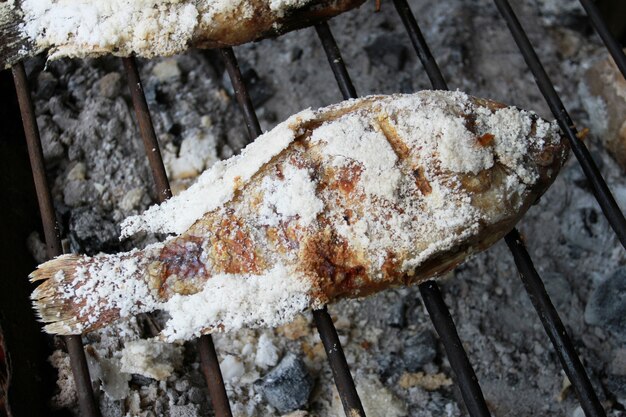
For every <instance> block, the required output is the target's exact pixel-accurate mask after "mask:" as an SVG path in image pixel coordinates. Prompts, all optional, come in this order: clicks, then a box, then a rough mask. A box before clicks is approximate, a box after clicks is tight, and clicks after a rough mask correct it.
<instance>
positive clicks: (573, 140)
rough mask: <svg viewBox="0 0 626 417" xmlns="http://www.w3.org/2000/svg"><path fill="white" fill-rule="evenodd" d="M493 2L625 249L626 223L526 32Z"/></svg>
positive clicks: (506, 7) (502, 1) (505, 6)
mask: <svg viewBox="0 0 626 417" xmlns="http://www.w3.org/2000/svg"><path fill="white" fill-rule="evenodd" d="M494 2H495V3H496V6H497V7H498V10H499V11H500V14H502V17H504V19H505V20H506V23H507V25H508V27H509V30H510V31H511V34H512V35H513V38H514V39H515V42H516V43H517V46H518V47H519V49H520V51H521V53H522V55H523V56H524V60H525V61H526V64H527V65H528V67H529V68H530V70H531V71H532V73H533V75H534V77H535V81H536V82H537V86H538V87H539V90H541V93H542V94H543V96H544V97H545V99H546V101H547V102H548V105H549V106H550V110H552V113H553V114H554V117H556V119H557V120H558V122H559V126H560V127H561V130H562V131H563V132H564V133H565V135H566V136H567V138H568V139H569V142H570V145H571V148H572V151H573V152H574V155H576V159H578V162H579V163H580V166H581V167H582V169H583V171H584V173H585V176H586V177H587V179H588V180H589V183H590V184H591V188H592V190H593V193H594V195H595V197H596V200H598V203H599V204H600V208H601V209H602V211H603V212H604V215H605V216H606V218H607V219H608V221H609V223H610V224H611V227H612V228H613V230H614V231H615V233H616V234H617V237H618V238H619V240H620V242H621V243H622V246H624V247H625V248H626V219H624V215H623V214H622V212H621V210H620V208H619V206H618V205H617V203H616V202H615V198H613V195H612V194H611V191H610V190H609V188H608V186H607V185H606V182H605V181H604V178H602V174H600V170H599V169H598V167H597V165H596V164H595V162H594V161H593V158H592V157H591V154H590V153H589V150H588V149H587V147H586V146H585V144H584V143H583V142H582V141H581V140H580V139H579V138H578V136H577V134H578V133H577V131H576V127H575V126H574V122H572V119H571V118H570V116H569V114H568V113H567V110H565V107H564V106H563V103H562V102H561V99H560V98H559V96H558V94H557V93H556V91H555V90H554V85H553V84H552V82H551V81H550V78H549V77H548V74H547V73H546V71H545V69H544V68H543V65H541V62H540V61H539V58H538V57H537V53H536V52H535V50H534V49H533V46H532V45H531V43H530V41H529V40H528V36H526V32H524V29H523V28H522V26H521V24H520V23H519V20H517V17H516V16H515V13H514V12H513V9H511V5H510V4H509V2H508V1H506V0H494Z"/></svg>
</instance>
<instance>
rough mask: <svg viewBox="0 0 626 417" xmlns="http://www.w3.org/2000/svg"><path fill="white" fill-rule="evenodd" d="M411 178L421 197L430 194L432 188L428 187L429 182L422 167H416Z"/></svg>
mask: <svg viewBox="0 0 626 417" xmlns="http://www.w3.org/2000/svg"><path fill="white" fill-rule="evenodd" d="M413 176H414V177H415V185H416V186H417V188H418V190H420V191H421V192H422V194H423V195H425V196H426V195H429V194H430V193H432V191H433V188H432V187H431V186H430V182H428V180H427V179H426V175H425V172H424V168H423V167H418V168H417V169H415V170H413Z"/></svg>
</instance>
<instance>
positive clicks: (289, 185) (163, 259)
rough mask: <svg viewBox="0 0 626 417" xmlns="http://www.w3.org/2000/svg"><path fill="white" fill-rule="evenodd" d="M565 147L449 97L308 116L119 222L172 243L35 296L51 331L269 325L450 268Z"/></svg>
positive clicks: (513, 218)
mask: <svg viewBox="0 0 626 417" xmlns="http://www.w3.org/2000/svg"><path fill="white" fill-rule="evenodd" d="M567 151H568V148H567V145H566V142H565V141H564V140H563V138H562V137H561V136H560V134H559V132H558V128H557V126H556V124H554V123H548V122H546V121H544V120H542V119H539V118H538V117H537V116H536V115H535V114H533V113H531V112H527V111H523V110H518V109H516V108H512V107H505V106H503V105H501V104H498V103H496V102H493V101H489V100H483V99H477V98H474V97H469V96H467V95H465V94H463V93H460V92H443V91H424V92H420V93H417V94H413V95H394V96H372V97H367V98H363V99H359V100H351V101H346V102H344V103H341V104H338V105H334V106H329V107H326V108H322V109H319V110H317V111H311V110H305V111H303V112H300V113H298V114H296V115H294V116H292V117H291V118H289V119H288V120H287V121H285V122H284V123H282V124H280V125H278V126H277V127H276V128H275V129H273V130H272V131H270V132H268V133H266V134H264V135H262V136H260V137H259V138H258V139H257V140H256V141H255V142H254V143H252V144H251V145H249V146H248V147H247V148H246V149H244V150H243V152H242V153H241V155H239V156H237V157H234V158H231V159H229V160H227V161H224V162H221V163H218V164H216V165H215V166H214V167H213V168H211V169H210V170H209V171H207V172H205V173H203V174H202V175H201V176H200V178H199V179H198V181H197V183H196V184H194V185H193V186H192V187H190V188H189V189H188V190H187V191H185V192H183V193H181V194H180V195H178V196H176V197H173V198H172V199H170V200H169V201H167V202H165V203H163V204H161V205H160V206H153V207H152V208H150V209H149V210H147V211H146V212H145V213H143V214H142V215H139V216H135V217H131V218H129V219H127V220H126V221H125V222H124V224H123V234H124V235H130V234H134V233H137V232H140V231H148V232H160V233H170V234H174V235H175V236H174V237H171V238H169V239H168V240H167V241H165V242H164V243H157V244H153V245H150V246H148V247H147V248H145V249H143V250H135V251H133V252H130V253H122V254H117V255H98V256H94V257H84V256H78V255H63V256H60V257H58V258H56V259H54V260H51V261H49V262H46V263H44V264H42V265H41V266H40V267H39V269H38V270H36V271H35V272H33V274H32V275H31V278H32V279H33V280H34V281H38V280H44V282H43V283H42V284H41V285H40V286H39V287H38V288H37V289H36V290H35V292H34V293H33V295H32V298H33V300H34V304H35V307H36V309H37V311H38V312H39V314H40V316H41V318H42V320H43V321H44V322H46V323H48V324H47V325H46V327H45V329H46V330H47V331H48V332H51V333H59V334H74V333H82V332H87V331H90V330H94V329H97V328H99V327H102V326H104V325H106V324H107V323H109V322H111V321H113V320H116V319H118V318H119V317H127V316H129V315H133V314H137V313H140V312H148V311H153V310H157V309H158V310H163V311H165V312H166V313H167V314H169V316H170V319H169V321H168V322H167V324H166V326H165V328H164V329H163V332H162V335H163V336H164V337H165V338H166V339H167V340H176V339H189V338H192V337H195V336H198V335H200V334H202V333H208V332H214V331H227V330H232V329H237V328H240V327H244V326H276V325H279V324H281V323H284V322H286V321H289V320H290V319H292V318H293V317H294V316H295V314H297V313H298V312H300V311H302V310H303V309H305V308H307V307H316V306H321V305H322V304H324V303H326V302H329V301H332V300H336V299H339V298H342V297H360V296H365V295H368V294H371V293H373V292H375V291H379V290H381V289H384V288H387V287H390V286H397V285H409V284H414V283H419V282H421V281H424V280H426V279H428V278H430V277H435V276H437V275H440V274H442V273H444V272H446V271H449V270H450V269H452V268H454V266H456V265H457V264H459V263H460V262H461V261H462V260H463V259H464V258H466V257H467V256H468V255H470V254H472V253H474V252H477V251H480V250H483V249H485V248H487V247H488V246H490V245H491V244H493V243H494V242H496V241H497V240H499V239H500V238H501V237H502V236H503V235H504V234H505V233H507V232H508V231H509V230H510V229H511V228H512V227H513V225H514V224H515V223H516V222H517V220H518V219H519V218H520V217H521V216H522V215H523V214H524V212H525V211H526V210H527V209H528V207H529V206H530V205H531V204H532V203H533V202H534V201H535V200H536V199H537V197H538V196H539V195H541V194H542V193H543V192H544V191H545V189H546V188H547V187H548V186H549V185H550V184H551V183H552V181H553V180H554V178H555V176H556V175H557V172H558V170H559V168H560V167H561V166H562V164H563V162H564V161H565V158H566V155H567Z"/></svg>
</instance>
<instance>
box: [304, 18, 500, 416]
mask: <svg viewBox="0 0 626 417" xmlns="http://www.w3.org/2000/svg"><path fill="white" fill-rule="evenodd" d="M315 29H316V30H317V33H318V35H319V37H320V39H321V41H322V46H323V47H324V50H325V51H326V54H327V56H328V62H329V63H330V66H331V67H332V70H333V74H335V78H337V83H338V85H339V88H340V89H341V92H342V93H343V96H344V99H348V98H356V92H354V96H349V95H348V94H349V92H350V90H349V89H348V88H346V87H345V86H351V85H352V81H351V80H350V75H349V74H348V70H347V68H346V65H345V63H344V61H343V58H342V57H341V52H340V51H339V47H338V46H337V43H336V42H335V39H334V37H333V35H332V32H331V31H330V28H329V26H328V23H320V24H317V25H316V26H315ZM420 36H421V34H420ZM422 40H423V37H422ZM426 52H428V48H427V47H426ZM429 53H430V52H428V54H429ZM424 56H426V54H425V55H424ZM431 59H432V55H431ZM433 62H434V60H433ZM435 66H436V64H435ZM441 81H443V77H441ZM443 84H444V85H445V82H443ZM353 90H354V89H353ZM419 290H420V293H421V295H422V299H423V300H424V304H425V305H426V309H427V310H428V315H429V316H430V319H431V320H432V322H433V326H434V327H435V330H436V331H437V334H438V335H439V337H440V338H441V341H442V343H443V345H444V348H445V349H446V353H447V355H448V359H449V360H450V366H451V367H452V370H453V371H454V374H455V376H456V379H457V382H458V385H459V389H460V390H461V395H462V397H463V401H464V402H465V406H466V407H467V410H468V412H469V414H470V416H472V417H488V416H490V414H489V410H488V409H487V404H486V403H485V398H484V396H483V393H482V390H481V389H480V385H479V384H478V379H477V378H476V374H475V373H474V369H473V368H472V365H471V363H470V361H469V359H468V357H467V353H466V352H465V349H463V344H462V343H461V339H460V338H459V335H458V333H457V331H456V328H455V325H454V321H453V320H452V316H451V315H450V311H449V310H448V308H447V307H446V304H445V302H444V300H443V296H442V295H441V291H440V290H439V286H438V285H437V283H436V282H434V281H428V282H425V283H423V284H420V286H419Z"/></svg>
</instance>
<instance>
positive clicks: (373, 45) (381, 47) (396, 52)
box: [365, 34, 408, 71]
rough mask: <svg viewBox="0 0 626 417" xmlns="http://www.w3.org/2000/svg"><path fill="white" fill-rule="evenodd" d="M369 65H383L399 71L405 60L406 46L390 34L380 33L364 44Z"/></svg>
mask: <svg viewBox="0 0 626 417" xmlns="http://www.w3.org/2000/svg"><path fill="white" fill-rule="evenodd" d="M365 52H366V53H367V57H368V58H369V61H370V63H371V65H376V66H378V65H385V66H387V67H389V68H390V69H392V70H395V71H401V70H402V68H404V64H405V63H406V60H407V53H408V51H407V48H406V46H404V44H402V43H400V42H398V39H397V38H396V37H395V36H392V35H386V34H385V35H381V36H379V37H377V38H376V39H374V40H373V41H372V42H370V43H369V44H368V45H367V46H365Z"/></svg>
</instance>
